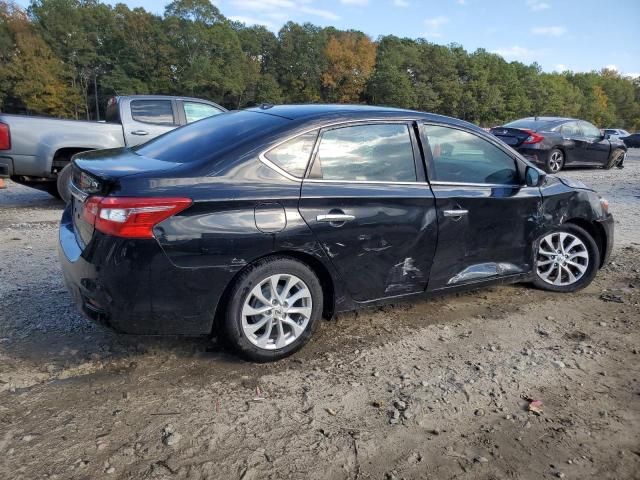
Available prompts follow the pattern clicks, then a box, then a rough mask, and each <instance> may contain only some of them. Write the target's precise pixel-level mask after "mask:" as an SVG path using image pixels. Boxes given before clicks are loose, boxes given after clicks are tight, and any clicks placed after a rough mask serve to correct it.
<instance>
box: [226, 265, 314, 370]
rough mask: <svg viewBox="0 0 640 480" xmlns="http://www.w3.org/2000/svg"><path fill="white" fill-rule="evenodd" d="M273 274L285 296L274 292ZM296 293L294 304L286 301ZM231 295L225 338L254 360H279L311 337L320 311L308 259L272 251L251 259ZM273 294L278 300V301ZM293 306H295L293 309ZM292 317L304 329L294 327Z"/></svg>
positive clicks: (232, 345) (242, 353) (245, 356)
mask: <svg viewBox="0 0 640 480" xmlns="http://www.w3.org/2000/svg"><path fill="white" fill-rule="evenodd" d="M278 277H279V278H278ZM274 278H275V279H277V280H278V283H277V284H276V291H277V292H278V297H279V295H285V297H279V298H278V299H274V298H273V297H272V291H273V289H272V288H271V279H274ZM287 287H288V292H285V290H287ZM305 287H306V291H305ZM305 292H306V293H305ZM296 296H297V297H299V298H296V299H295V300H294V301H293V303H292V304H288V302H286V300H287V299H288V298H294V297H296ZM229 298H230V299H231V300H230V301H229V304H228V306H227V309H226V312H225V314H224V319H223V325H222V330H223V336H224V339H225V341H226V342H227V343H228V344H229V345H230V346H231V347H232V348H234V349H235V350H236V351H237V352H238V353H239V354H240V355H241V356H243V357H244V358H246V359H249V360H253V361H256V362H270V361H275V360H279V359H281V358H284V357H286V356H288V355H291V354H292V353H294V352H296V351H298V350H299V349H300V348H302V347H303V346H304V345H305V344H306V343H307V342H308V341H309V339H310V338H311V336H312V335H313V333H314V332H315V330H316V328H317V326H318V323H319V321H320V317H321V315H322V306H323V292H322V287H321V285H320V281H319V280H318V277H317V276H316V275H315V274H314V273H313V271H312V270H311V269H310V268H309V267H308V266H307V265H305V264H304V263H302V262H299V261H298V260H294V259H292V258H289V257H283V256H274V257H269V258H266V259H263V260H259V261H258V262H256V263H255V264H253V265H251V266H250V267H249V268H248V269H247V270H245V271H244V272H242V273H241V274H240V276H239V277H238V279H237V280H236V282H235V283H234V285H233V287H232V289H231V292H230V297H229ZM260 298H262V300H260ZM263 300H264V301H263ZM274 300H276V301H278V302H279V303H278V304H277V305H275V304H274V303H273V301H274ZM309 307H310V308H309ZM294 308H295V309H296V312H294V313H289V312H290V311H291V310H292V309H294ZM248 312H256V313H255V314H247V313H248ZM257 312H260V313H257ZM263 312H266V313H263ZM274 316H275V318H274ZM292 322H295V323H296V324H297V325H298V328H301V330H298V329H294V327H293V323H292ZM267 330H269V332H267ZM278 343H281V345H278Z"/></svg>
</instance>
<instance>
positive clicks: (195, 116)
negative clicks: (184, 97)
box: [183, 102, 222, 123]
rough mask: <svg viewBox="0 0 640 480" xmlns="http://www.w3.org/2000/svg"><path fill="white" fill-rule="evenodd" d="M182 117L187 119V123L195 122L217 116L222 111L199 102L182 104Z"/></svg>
mask: <svg viewBox="0 0 640 480" xmlns="http://www.w3.org/2000/svg"><path fill="white" fill-rule="evenodd" d="M183 105H184V115H185V117H187V123H191V122H195V121H197V120H201V119H203V118H207V117H213V116H214V115H219V114H220V113H222V110H220V109H218V108H216V107H214V106H213V105H207V104H206V103H200V102H183Z"/></svg>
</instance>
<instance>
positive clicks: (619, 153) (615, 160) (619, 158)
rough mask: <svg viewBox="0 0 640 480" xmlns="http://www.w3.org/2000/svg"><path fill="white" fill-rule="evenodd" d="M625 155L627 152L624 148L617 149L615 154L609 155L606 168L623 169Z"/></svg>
mask: <svg viewBox="0 0 640 480" xmlns="http://www.w3.org/2000/svg"><path fill="white" fill-rule="evenodd" d="M625 153H626V152H625V151H624V150H623V149H622V148H616V149H615V150H614V151H613V152H611V155H609V160H607V163H606V165H605V166H604V168H606V169H607V170H609V169H611V168H613V167H622V162H623V161H624V154H625Z"/></svg>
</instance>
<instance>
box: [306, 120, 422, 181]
mask: <svg viewBox="0 0 640 480" xmlns="http://www.w3.org/2000/svg"><path fill="white" fill-rule="evenodd" d="M415 122H416V120H407V119H396V118H389V119H375V120H374V119H367V120H353V121H350V122H339V123H335V124H331V125H325V126H324V127H321V128H320V132H319V134H318V138H316V144H315V146H314V148H313V150H312V153H311V160H310V162H309V166H308V168H307V172H306V175H305V178H304V180H305V181H306V182H312V183H344V184H348V183H353V184H374V185H416V184H426V185H428V183H427V182H426V177H425V173H424V167H423V166H422V154H421V152H420V149H419V148H418V150H417V151H416V148H417V147H418V143H417V140H416V138H415V132H414V124H415ZM366 125H404V126H406V127H407V131H408V133H409V141H410V143H411V152H412V154H413V168H414V173H415V174H416V179H415V181H412V182H407V181H401V182H400V181H394V180H325V179H323V178H313V177H312V176H311V175H313V173H314V168H315V167H316V165H317V163H316V162H317V159H318V149H319V148H320V142H321V141H322V137H323V136H324V134H325V133H326V132H329V131H331V130H338V129H341V128H349V127H358V126H366Z"/></svg>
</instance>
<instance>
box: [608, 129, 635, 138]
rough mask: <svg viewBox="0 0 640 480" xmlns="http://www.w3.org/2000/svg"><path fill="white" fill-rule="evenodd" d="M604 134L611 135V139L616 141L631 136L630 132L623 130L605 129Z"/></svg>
mask: <svg viewBox="0 0 640 480" xmlns="http://www.w3.org/2000/svg"><path fill="white" fill-rule="evenodd" d="M604 134H605V135H609V137H610V138H616V139H618V138H622V137H628V136H629V132H627V131H626V130H623V129H622V128H605V129H604Z"/></svg>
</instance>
